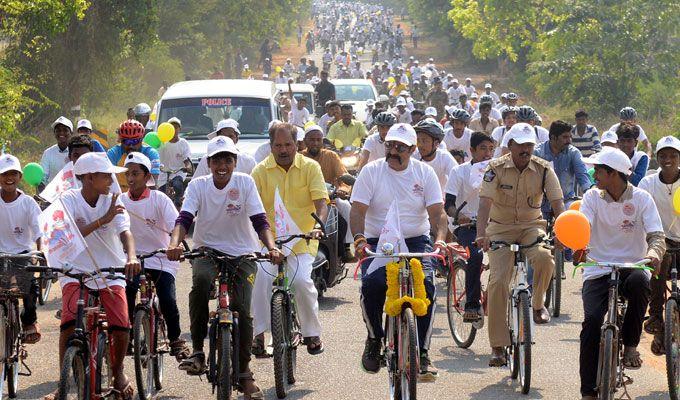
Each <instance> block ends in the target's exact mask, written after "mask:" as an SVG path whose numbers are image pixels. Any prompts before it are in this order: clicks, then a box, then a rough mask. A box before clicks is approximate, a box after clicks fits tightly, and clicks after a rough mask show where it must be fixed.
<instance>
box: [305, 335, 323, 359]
mask: <svg viewBox="0 0 680 400" xmlns="http://www.w3.org/2000/svg"><path fill="white" fill-rule="evenodd" d="M305 344H306V345H307V353H309V354H311V355H313V356H315V355H317V354H321V353H323V350H324V349H323V342H322V341H321V338H320V337H318V336H312V337H307V338H305Z"/></svg>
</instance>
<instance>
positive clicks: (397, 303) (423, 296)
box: [385, 258, 430, 317]
mask: <svg viewBox="0 0 680 400" xmlns="http://www.w3.org/2000/svg"><path fill="white" fill-rule="evenodd" d="M402 262H403V261H402ZM400 263H401V262H394V261H392V262H389V263H387V265H386V266H385V271H386V274H387V293H386V299H385V313H386V314H387V315H389V316H390V317H396V316H397V315H399V314H400V313H401V309H402V307H403V305H404V303H408V304H410V305H411V309H412V310H413V313H414V314H415V315H416V316H418V317H422V316H423V315H425V314H427V307H429V306H430V299H428V298H427V293H426V292H425V273H424V272H423V264H422V263H421V262H420V260H418V259H417V258H412V259H411V260H410V261H409V265H410V266H411V273H412V274H413V297H411V296H402V297H399V268H400V267H399V264H400Z"/></svg>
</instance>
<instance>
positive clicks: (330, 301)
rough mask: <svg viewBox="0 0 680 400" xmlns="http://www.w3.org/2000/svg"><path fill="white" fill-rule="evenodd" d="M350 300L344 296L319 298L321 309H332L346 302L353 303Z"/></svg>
mask: <svg viewBox="0 0 680 400" xmlns="http://www.w3.org/2000/svg"><path fill="white" fill-rule="evenodd" d="M351 303H352V302H351V301H349V300H345V299H344V298H342V297H320V298H319V309H320V310H323V311H332V310H335V309H336V308H338V307H339V306H344V305H345V304H351Z"/></svg>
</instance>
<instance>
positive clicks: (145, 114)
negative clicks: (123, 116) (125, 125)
mask: <svg viewBox="0 0 680 400" xmlns="http://www.w3.org/2000/svg"><path fill="white" fill-rule="evenodd" d="M132 110H133V111H134V113H135V120H137V121H139V123H141V124H142V126H144V129H145V133H146V132H151V130H152V129H153V121H150V118H151V107H149V105H148V104H146V103H139V104H137V105H136V106H135V107H134V108H133V109H132Z"/></svg>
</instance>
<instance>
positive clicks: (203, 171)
mask: <svg viewBox="0 0 680 400" xmlns="http://www.w3.org/2000/svg"><path fill="white" fill-rule="evenodd" d="M267 144H269V142H267ZM255 165H257V162H255V159H254V158H253V157H252V156H251V155H250V154H248V153H244V152H241V153H239V154H238V157H236V168H235V169H234V172H242V173H244V174H246V175H250V173H251V172H253V168H255ZM210 174H212V172H210V167H209V166H208V156H203V157H201V159H200V160H199V161H198V165H197V166H196V171H194V175H193V177H192V178H191V179H195V178H198V177H199V176H206V175H210Z"/></svg>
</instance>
